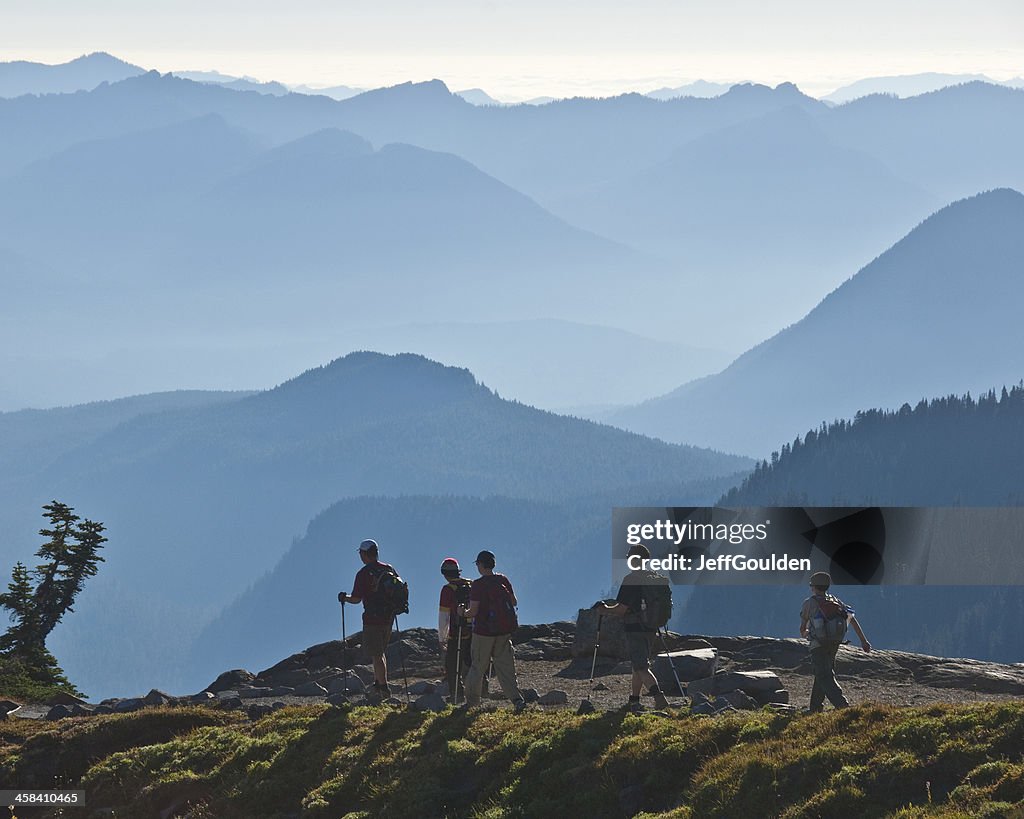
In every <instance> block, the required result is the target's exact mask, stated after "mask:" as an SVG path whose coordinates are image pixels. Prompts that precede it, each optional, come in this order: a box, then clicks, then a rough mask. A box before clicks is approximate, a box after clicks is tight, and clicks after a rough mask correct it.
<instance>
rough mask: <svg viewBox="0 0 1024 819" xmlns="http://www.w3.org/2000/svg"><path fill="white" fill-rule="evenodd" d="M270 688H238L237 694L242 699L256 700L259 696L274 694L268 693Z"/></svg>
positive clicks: (271, 695)
mask: <svg viewBox="0 0 1024 819" xmlns="http://www.w3.org/2000/svg"><path fill="white" fill-rule="evenodd" d="M272 690H273V689H271V688H239V689H238V696H239V698H240V699H243V700H256V699H259V698H260V697H273V696H276V695H275V694H271V693H270V692H271V691H272Z"/></svg>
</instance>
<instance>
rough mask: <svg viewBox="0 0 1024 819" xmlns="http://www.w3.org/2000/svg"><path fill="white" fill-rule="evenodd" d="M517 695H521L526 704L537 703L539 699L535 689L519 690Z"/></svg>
mask: <svg viewBox="0 0 1024 819" xmlns="http://www.w3.org/2000/svg"><path fill="white" fill-rule="evenodd" d="M519 693H520V694H522V695H523V699H524V700H525V701H526V702H537V700H539V699H540V694H539V693H537V689H536V688H521V689H519Z"/></svg>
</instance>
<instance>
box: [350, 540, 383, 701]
mask: <svg viewBox="0 0 1024 819" xmlns="http://www.w3.org/2000/svg"><path fill="white" fill-rule="evenodd" d="M377 553H378V549H377V541H375V540H364V541H363V542H362V543H360V544H359V558H360V559H361V560H362V561H363V568H361V569H360V570H359V571H358V572H356V579H355V581H354V582H353V584H352V593H351V594H345V592H338V600H339V602H340V603H341V604H342V605H344V604H345V603H362V604H363V648H364V649H365V650H366V652H367V653H368V654H369V655H370V658H371V660H372V661H373V692H372V693H373V695H375V696H377V697H379V698H380V699H387V697H388V696H389V695H390V694H391V689H390V688H388V663H387V659H386V658H385V657H384V652H385V651H386V650H387V647H388V641H389V640H390V638H391V622H392V620H393V618H394V616H395V613H394V611H392V609H391V607H390V606H389V605H388V603H387V601H386V600H385V599H384V594H383V593H382V592H381V590H380V578H381V576H382V575H383V574H384V573H385V572H392V573H394V574H395V575H396V576H397V572H395V570H394V568H393V567H392V566H389V565H388V564H387V563H381V562H380V561H379V560H378V559H377Z"/></svg>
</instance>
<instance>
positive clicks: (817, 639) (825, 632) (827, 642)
mask: <svg viewBox="0 0 1024 819" xmlns="http://www.w3.org/2000/svg"><path fill="white" fill-rule="evenodd" d="M809 585H810V589H811V596H810V597H808V598H807V599H806V600H804V603H803V605H802V606H801V607H800V636H801V637H804V638H806V639H807V641H808V645H809V647H810V650H811V670H812V671H813V672H814V684H813V685H812V686H811V703H810V708H809V709H808V710H809V711H811V712H812V713H814V712H817V711H821V710H822V709H823V708H824V706H825V698H826V697H828V700H829V702H831V703H832V705H833V706H835V707H836V708H845V707H846V706H848V705H849V704H850V702H849V700H847V699H846V696H845V695H844V694H843V689H842V688H840V687H839V681H838V680H836V654H837V653H838V652H839V646H841V645H842V644H843V643H845V642H848V640H847V639H846V632H847V630H848V628H849V627H850V626H852V627H853V630H854V631H855V632H857V637H858V638H860V644H861V648H863V649H864V650H865V651H871V643H869V642H868V638H867V637H865V636H864V631H863V629H861V627H860V623H858V622H857V618H856V616H855V615H854V613H853V609H852V608H850V607H849V606H848V605H846V603H844V602H843V601H842V600H840V599H839V598H838V597H835V596H834V595H831V594H829V593H828V589H829V586H831V585H832V576H831V575H830V574H829V573H828V572H815V573H814V574H812V575H811V580H810V584H809Z"/></svg>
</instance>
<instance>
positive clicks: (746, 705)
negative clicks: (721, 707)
mask: <svg viewBox="0 0 1024 819" xmlns="http://www.w3.org/2000/svg"><path fill="white" fill-rule="evenodd" d="M720 702H727V703H729V705H731V706H732V707H733V708H735V709H736V710H737V711H756V710H757V703H756V702H755V701H754V700H753V698H751V697H750V696H748V695H747V694H744V693H743V692H742V691H740V690H739V689H736V690H735V691H726V692H725V693H724V694H719V695H718V696H716V697H715V705H718V703H720Z"/></svg>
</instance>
